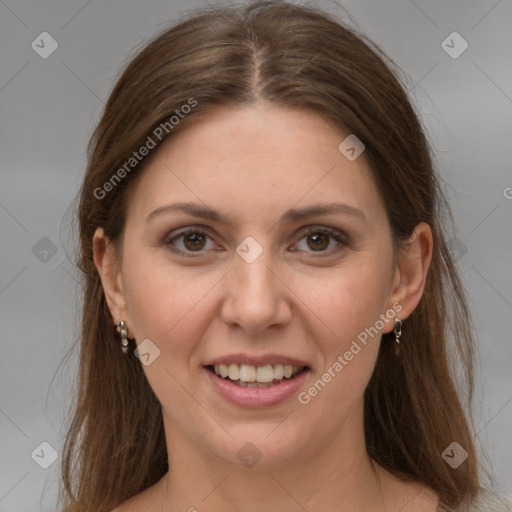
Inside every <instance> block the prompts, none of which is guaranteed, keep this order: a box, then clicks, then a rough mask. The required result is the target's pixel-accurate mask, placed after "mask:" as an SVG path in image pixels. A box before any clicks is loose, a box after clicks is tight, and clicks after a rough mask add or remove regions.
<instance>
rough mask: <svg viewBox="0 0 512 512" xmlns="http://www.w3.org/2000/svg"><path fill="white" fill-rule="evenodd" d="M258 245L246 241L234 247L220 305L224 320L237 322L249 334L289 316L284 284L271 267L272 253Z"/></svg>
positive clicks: (231, 322)
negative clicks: (225, 297) (223, 297)
mask: <svg viewBox="0 0 512 512" xmlns="http://www.w3.org/2000/svg"><path fill="white" fill-rule="evenodd" d="M251 244H252V245H251ZM258 245H259V244H258ZM259 247H260V248H258V247H257V246H256V245H255V244H254V242H253V241H250V240H249V241H248V242H247V245H246V244H244V243H242V244H240V245H239V247H238V248H237V253H238V254H237V256H236V259H235V262H234V268H233V270H232V271H231V272H230V273H229V278H228V285H227V286H228V290H227V300H226V302H225V304H224V308H223V315H224V320H225V321H226V322H227V323H230V324H234V323H235V324H238V325H240V326H241V327H243V328H244V329H246V330H247V331H249V332H251V333H257V332H261V331H263V330H264V329H265V328H267V327H268V326H270V325H273V324H278V323H284V322H286V321H287V319H288V318H289V308H288V306H287V304H286V302H287V301H286V291H285V290H286V287H283V285H282V283H281V282H280V280H279V278H277V277H276V275H275V274H274V271H273V270H272V269H273V267H275V265H276V262H274V261H273V257H272V252H271V251H270V250H265V249H264V248H263V247H262V246H259ZM244 250H245V252H244Z"/></svg>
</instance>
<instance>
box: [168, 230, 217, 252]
mask: <svg viewBox="0 0 512 512" xmlns="http://www.w3.org/2000/svg"><path fill="white" fill-rule="evenodd" d="M209 239H210V237H209V236H208V235H207V234H206V233H205V232H204V231H203V230H201V229H198V228H189V229H186V230H184V231H181V232H178V233H176V234H175V235H174V236H171V235H169V236H167V237H166V239H165V245H166V246H167V247H169V249H170V250H171V251H173V252H176V253H179V254H183V255H184V256H191V257H194V255H192V254H191V253H194V252H196V253H201V252H204V251H203V249H205V250H215V248H216V245H215V244H213V242H212V243H211V244H210V247H208V243H207V241H208V240H209ZM176 241H177V243H176ZM177 246H178V247H177Z"/></svg>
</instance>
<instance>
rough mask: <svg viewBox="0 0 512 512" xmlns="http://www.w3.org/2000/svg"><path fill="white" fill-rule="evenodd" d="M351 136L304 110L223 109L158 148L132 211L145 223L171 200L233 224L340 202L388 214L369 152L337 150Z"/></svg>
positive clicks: (268, 107) (257, 106)
mask: <svg viewBox="0 0 512 512" xmlns="http://www.w3.org/2000/svg"><path fill="white" fill-rule="evenodd" d="M348 135H350V134H349V133H348V132H347V131H343V130H342V129H340V128H338V127H336V126H334V125H333V124H332V123H329V122H328V121H327V120H326V119H324V118H323V117H321V116H320V115H318V114H317V113H315V112H311V111H306V110H289V109H283V108H279V107H276V106H272V105H268V104H254V105H249V106H244V107H241V108H222V109H217V110H215V111H213V112H210V113H208V114H207V115H205V116H203V117H197V118H196V119H195V120H194V121H193V122H192V123H190V124H189V125H188V126H186V127H185V128H184V129H182V130H181V131H180V132H177V133H176V134H175V135H173V136H172V137H171V138H169V139H168V140H167V141H165V143H163V145H162V146H161V147H160V148H159V149H158V150H156V151H157V153H156V154H155V155H153V158H152V160H151V161H150V162H149V163H148V166H147V167H146V168H145V169H144V171H143V175H142V176H141V179H140V180H139V182H138V184H137V187H136V190H135V191H134V192H135V193H134V195H133V196H132V201H130V208H129V209H130V210H131V211H132V212H135V213H136V216H137V217H139V218H140V216H145V215H147V214H148V213H149V212H150V211H151V210H152V209H154V208H156V207H158V206H162V205H165V204H166V203H169V202H171V201H177V200H180V201H194V202H200V203H203V204H205V205H208V206H209V207H211V208H214V209H215V210H221V211H223V212H225V213H226V215H229V214H230V215H231V217H232V218H233V219H234V218H235V217H238V218H240V217H244V216H247V217H254V216H258V215H259V216H261V215H263V214H264V213H277V212H280V213H282V212H283V211H284V210H288V209H289V208H291V207H292V206H294V205H298V206H306V205H307V204H312V203H313V202H314V203H315V204H317V203H318V202H319V201H321V202H325V203H329V202H331V203H332V202H338V201H342V202H345V203H347V204H350V205H352V206H354V207H356V208H364V209H365V210H366V211H368V212H369V214H372V213H373V214H376V215H379V214H382V211H383V205H382V202H381V199H380V197H379V194H378V191H377V189H376V186H375V182H374V179H373V176H372V172H371V169H370V167H369V165H368V162H367V159H366V158H365V155H364V152H363V153H362V154H361V155H360V156H359V157H358V158H356V159H355V160H349V159H348V158H347V157H346V156H345V154H344V153H343V152H341V151H340V149H339V146H340V143H342V142H343V141H344V140H345V139H346V138H347V136H348Z"/></svg>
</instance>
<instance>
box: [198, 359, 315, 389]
mask: <svg viewBox="0 0 512 512" xmlns="http://www.w3.org/2000/svg"><path fill="white" fill-rule="evenodd" d="M205 368H206V369H207V370H208V371H210V372H211V373H213V374H214V375H215V376H217V377H219V378H220V379H223V380H225V381H228V382H230V383H231V384H234V385H236V386H239V387H244V388H270V387H274V386H278V385H280V384H284V383H286V382H289V381H292V380H294V379H296V378H297V377H299V376H301V375H302V374H303V373H305V372H307V371H309V367H308V366H293V365H290V364H266V365H263V366H254V365H250V364H237V363H230V364H216V365H207V366H205Z"/></svg>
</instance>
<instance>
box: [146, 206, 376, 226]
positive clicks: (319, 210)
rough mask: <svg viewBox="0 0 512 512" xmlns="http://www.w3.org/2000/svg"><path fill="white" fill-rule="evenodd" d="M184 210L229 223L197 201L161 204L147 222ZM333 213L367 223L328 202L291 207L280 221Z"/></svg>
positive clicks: (349, 209) (359, 215)
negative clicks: (303, 206)
mask: <svg viewBox="0 0 512 512" xmlns="http://www.w3.org/2000/svg"><path fill="white" fill-rule="evenodd" d="M173 212H182V213H187V214H189V215H192V216H193V217H198V218H201V219H206V220H210V221H212V222H218V223H223V224H229V219H228V218H227V217H225V216H224V215H222V214H221V213H219V212H218V211H216V210H213V209H211V208H209V207H208V206H204V205H201V204H197V203H174V204H169V205H165V206H160V207H159V208H157V209H156V210H153V211H152V212H151V213H150V214H149V215H148V216H147V217H146V223H149V222H151V221H152V220H153V219H154V218H155V217H158V216H160V215H162V214H166V213H173ZM332 214H343V215H348V216H350V217H354V218H358V219H360V220H362V221H363V222H364V223H365V224H366V222H367V221H366V217H365V215H364V213H363V212H362V211H361V210H359V209H357V208H355V207H353V206H349V205H348V204H344V203H327V204H315V205H311V206H306V207H305V208H295V209H290V210H288V211H287V212H286V213H284V215H283V216H282V217H281V219H280V220H279V222H285V223H286V222H287V223H293V222H300V221H302V220H305V219H308V218H310V217H318V216H321V215H332Z"/></svg>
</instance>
